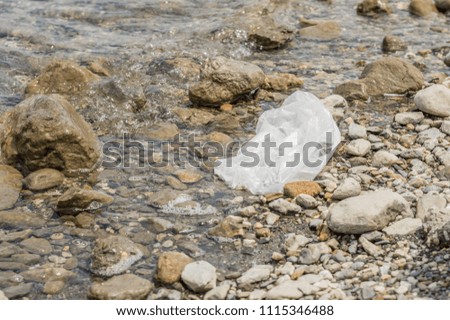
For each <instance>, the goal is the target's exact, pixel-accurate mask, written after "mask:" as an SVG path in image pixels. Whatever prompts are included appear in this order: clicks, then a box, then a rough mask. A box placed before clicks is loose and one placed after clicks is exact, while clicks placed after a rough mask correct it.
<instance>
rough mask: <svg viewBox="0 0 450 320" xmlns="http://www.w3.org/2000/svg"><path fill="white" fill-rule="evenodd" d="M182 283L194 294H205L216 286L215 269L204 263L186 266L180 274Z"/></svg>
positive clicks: (196, 262)
mask: <svg viewBox="0 0 450 320" xmlns="http://www.w3.org/2000/svg"><path fill="white" fill-rule="evenodd" d="M181 279H182V280H183V282H184V283H185V284H186V285H187V286H188V287H189V289H191V290H192V291H194V292H206V291H209V290H211V289H212V288H214V287H215V286H216V280H217V275H216V268H215V267H214V266H212V265H211V264H209V263H208V262H206V261H195V262H191V263H189V264H187V265H186V266H185V267H184V270H183V272H182V273H181Z"/></svg>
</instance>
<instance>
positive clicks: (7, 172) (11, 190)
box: [0, 165, 23, 210]
mask: <svg viewBox="0 0 450 320" xmlns="http://www.w3.org/2000/svg"><path fill="white" fill-rule="evenodd" d="M22 178H23V177H22V174H21V173H20V172H19V171H17V170H16V169H14V168H13V167H10V166H5V165H0V210H4V209H10V208H12V207H13V206H14V204H15V203H16V201H17V199H19V195H20V191H21V190H22Z"/></svg>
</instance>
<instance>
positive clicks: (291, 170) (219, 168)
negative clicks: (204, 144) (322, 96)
mask: <svg viewBox="0 0 450 320" xmlns="http://www.w3.org/2000/svg"><path fill="white" fill-rule="evenodd" d="M340 141H341V134H340V132H339V129H338V127H337V126H336V123H335V122H334V120H333V118H332V116H331V114H330V112H329V111H328V110H327V109H326V107H325V106H324V105H323V104H322V102H321V101H320V100H319V99H318V98H317V97H315V96H314V95H313V94H311V93H308V92H303V91H296V92H294V93H293V94H292V95H290V96H289V97H288V98H287V99H286V100H285V101H284V103H283V105H282V106H281V107H280V108H278V109H272V110H268V111H266V112H264V113H263V114H262V115H261V117H260V118H259V120H258V124H257V126H256V135H255V136H254V137H253V138H252V139H251V140H250V141H249V142H247V143H246V144H245V145H244V146H242V148H241V149H240V150H239V151H238V153H237V155H236V156H235V157H231V158H228V159H220V160H218V163H216V167H215V168H214V173H215V174H217V175H218V176H219V177H220V178H222V179H223V180H224V181H225V183H226V184H227V185H228V186H229V187H231V188H236V187H245V188H246V189H247V190H249V191H250V192H251V193H253V194H266V193H272V192H281V191H282V190H283V186H284V185H285V184H286V183H288V182H291V181H297V180H313V179H314V178H315V177H316V176H317V175H318V174H319V173H320V171H321V170H322V169H323V167H324V166H325V165H326V163H327V162H328V160H329V159H330V158H331V156H332V155H333V153H334V150H335V149H336V147H337V146H338V145H339V143H340Z"/></svg>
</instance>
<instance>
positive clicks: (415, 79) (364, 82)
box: [333, 57, 424, 100]
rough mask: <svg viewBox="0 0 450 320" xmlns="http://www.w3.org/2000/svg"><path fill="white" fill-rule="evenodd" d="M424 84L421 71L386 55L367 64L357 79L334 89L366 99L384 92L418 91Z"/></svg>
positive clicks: (339, 92)
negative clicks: (367, 96)
mask: <svg viewBox="0 0 450 320" xmlns="http://www.w3.org/2000/svg"><path fill="white" fill-rule="evenodd" d="M423 84H424V78H423V75H422V72H420V70H419V69H417V68H416V67H415V66H413V65H412V64H411V63H409V62H408V61H406V60H403V59H400V58H395V57H386V58H381V59H379V60H377V61H375V62H372V63H370V64H368V65H367V66H366V67H365V68H364V70H363V72H362V73H361V76H360V79H359V80H351V81H348V82H345V83H343V84H341V85H339V86H337V87H336V89H334V91H333V92H334V93H335V94H340V95H343V96H345V97H352V98H353V99H358V98H361V99H364V100H365V99H366V94H367V95H369V96H381V95H383V94H386V93H398V94H402V93H406V92H408V91H418V90H420V89H421V88H422V86H423Z"/></svg>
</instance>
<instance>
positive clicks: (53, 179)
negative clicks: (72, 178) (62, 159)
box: [24, 169, 64, 191]
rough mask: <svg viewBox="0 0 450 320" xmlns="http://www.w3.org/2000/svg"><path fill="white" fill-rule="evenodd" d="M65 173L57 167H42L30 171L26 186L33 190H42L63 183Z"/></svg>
mask: <svg viewBox="0 0 450 320" xmlns="http://www.w3.org/2000/svg"><path fill="white" fill-rule="evenodd" d="M63 181H64V175H63V174H62V173H61V172H59V171H58V170H55V169H40V170H37V171H34V172H32V173H30V174H29V175H28V176H27V177H26V178H25V180H24V182H25V186H26V187H27V188H28V189H30V190H32V191H42V190H47V189H50V188H54V187H57V186H59V185H60V184H62V183H63Z"/></svg>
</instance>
